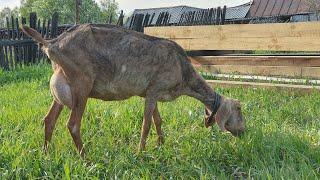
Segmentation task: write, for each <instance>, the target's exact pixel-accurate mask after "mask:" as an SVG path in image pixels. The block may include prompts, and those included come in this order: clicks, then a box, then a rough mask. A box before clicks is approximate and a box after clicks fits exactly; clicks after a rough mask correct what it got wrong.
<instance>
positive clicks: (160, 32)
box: [145, 22, 320, 90]
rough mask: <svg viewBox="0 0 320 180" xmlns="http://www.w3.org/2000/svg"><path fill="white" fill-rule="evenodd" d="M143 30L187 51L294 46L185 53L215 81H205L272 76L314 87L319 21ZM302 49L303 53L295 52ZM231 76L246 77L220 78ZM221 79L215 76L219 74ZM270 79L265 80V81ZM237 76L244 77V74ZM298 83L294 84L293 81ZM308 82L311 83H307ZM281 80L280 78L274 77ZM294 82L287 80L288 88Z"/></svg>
mask: <svg viewBox="0 0 320 180" xmlns="http://www.w3.org/2000/svg"><path fill="white" fill-rule="evenodd" d="M145 33H146V34H148V35H152V36H157V37H162V38H167V39H171V40H173V41H175V42H177V43H178V44H180V45H181V46H182V47H183V48H184V49H185V50H187V51H203V50H209V51H215V50H218V51H221V50H236V51H247V50H249V51H257V50H266V51H285V52H288V51H297V52H296V53H298V52H299V55H297V54H296V55H295V54H294V53H291V54H292V55H290V54H288V53H287V54H286V55H285V56H277V55H275V54H273V55H269V56H267V55H264V56H257V55H256V56H254V55H249V54H247V55H246V54H241V55H239V54H238V55H227V56H226V55H223V56H201V57H199V56H198V57H190V59H192V61H193V62H196V63H198V66H199V67H198V68H199V69H200V70H201V71H203V72H206V73H209V74H211V75H213V76H214V77H220V79H221V81H210V82H211V83H214V84H216V85H217V84H219V83H220V84H223V85H224V86H225V85H227V84H228V82H230V84H229V85H237V86H238V85H243V86H256V85H257V86H259V87H260V86H263V84H264V83H253V82H252V81H254V80H255V79H254V78H251V76H252V77H257V78H258V79H259V80H258V81H267V80H268V82H270V81H273V80H278V79H275V78H280V79H281V80H285V81H286V83H290V84H292V83H293V84H301V83H302V84H309V85H310V86H297V87H298V88H300V89H303V90H311V89H313V88H315V87H316V89H320V84H319V82H320V81H319V80H320V55H319V51H320V41H319V39H320V23H319V22H306V23H285V24H258V25H252V24H246V25H244V24H241V25H223V26H178V27H148V28H146V29H145ZM301 52H303V53H301ZM308 52H309V54H312V55H308ZM232 75H237V77H239V78H243V77H246V78H248V77H250V78H249V79H250V81H249V82H239V81H238V80H239V79H237V81H225V80H226V79H228V80H230V79H232V78H230V77H232ZM224 76H225V77H227V78H221V77H224ZM269 80H270V81H269ZM241 81H245V80H244V78H243V79H241ZM297 82H299V83H297ZM310 82H312V84H310ZM279 83H282V82H279ZM264 85H265V86H269V87H278V86H279V87H281V88H283V87H289V85H288V86H286V85H272V86H271V85H270V83H265V84H264ZM292 87H295V85H290V88H292Z"/></svg>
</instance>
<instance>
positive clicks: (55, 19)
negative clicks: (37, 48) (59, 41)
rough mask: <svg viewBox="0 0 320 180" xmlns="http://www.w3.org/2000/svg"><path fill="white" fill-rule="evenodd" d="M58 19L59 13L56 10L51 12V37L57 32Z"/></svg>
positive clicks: (55, 35)
mask: <svg viewBox="0 0 320 180" xmlns="http://www.w3.org/2000/svg"><path fill="white" fill-rule="evenodd" d="M58 21H59V14H58V13H57V12H55V13H53V15H52V22H51V36H50V37H51V38H55V37H57V34H58Z"/></svg>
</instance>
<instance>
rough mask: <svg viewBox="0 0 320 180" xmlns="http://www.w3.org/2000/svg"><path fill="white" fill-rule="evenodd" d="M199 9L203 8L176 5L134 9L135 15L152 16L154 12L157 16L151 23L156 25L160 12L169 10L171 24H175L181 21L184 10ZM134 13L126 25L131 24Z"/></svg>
mask: <svg viewBox="0 0 320 180" xmlns="http://www.w3.org/2000/svg"><path fill="white" fill-rule="evenodd" d="M197 10H201V9H200V8H194V7H189V6H174V7H163V8H150V9H136V10H134V12H133V15H135V14H145V15H146V14H150V15H151V16H152V15H153V14H155V16H154V18H153V20H152V22H151V25H155V24H156V22H157V19H158V17H159V15H160V13H162V12H168V13H169V14H170V15H171V18H170V21H169V24H175V23H178V22H179V20H180V17H181V15H182V14H183V13H184V12H189V11H197ZM133 15H132V16H131V17H130V18H129V19H128V21H127V23H126V26H129V24H130V21H131V19H132V17H133Z"/></svg>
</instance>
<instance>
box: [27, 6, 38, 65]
mask: <svg viewBox="0 0 320 180" xmlns="http://www.w3.org/2000/svg"><path fill="white" fill-rule="evenodd" d="M29 25H30V27H31V28H33V29H36V28H37V13H35V12H32V13H30V21H29ZM36 50H37V47H36V45H30V47H29V48H28V51H29V54H28V61H29V62H31V63H35V60H36V55H37V51H36Z"/></svg>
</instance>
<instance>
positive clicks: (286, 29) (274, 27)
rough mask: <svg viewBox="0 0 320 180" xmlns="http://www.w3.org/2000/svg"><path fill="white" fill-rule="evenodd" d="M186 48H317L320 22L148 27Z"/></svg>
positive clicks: (319, 44) (147, 29)
mask: <svg viewBox="0 0 320 180" xmlns="http://www.w3.org/2000/svg"><path fill="white" fill-rule="evenodd" d="M145 33H146V34H148V35H152V36H157V37H162V38H168V39H171V40H174V41H176V42H177V43H178V44H180V45H181V46H182V47H183V48H184V49H186V50H267V51H320V41H319V40H318V39H319V38H320V22H304V23H275V24H237V25H222V26H179V27H148V28H146V29H145Z"/></svg>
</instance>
